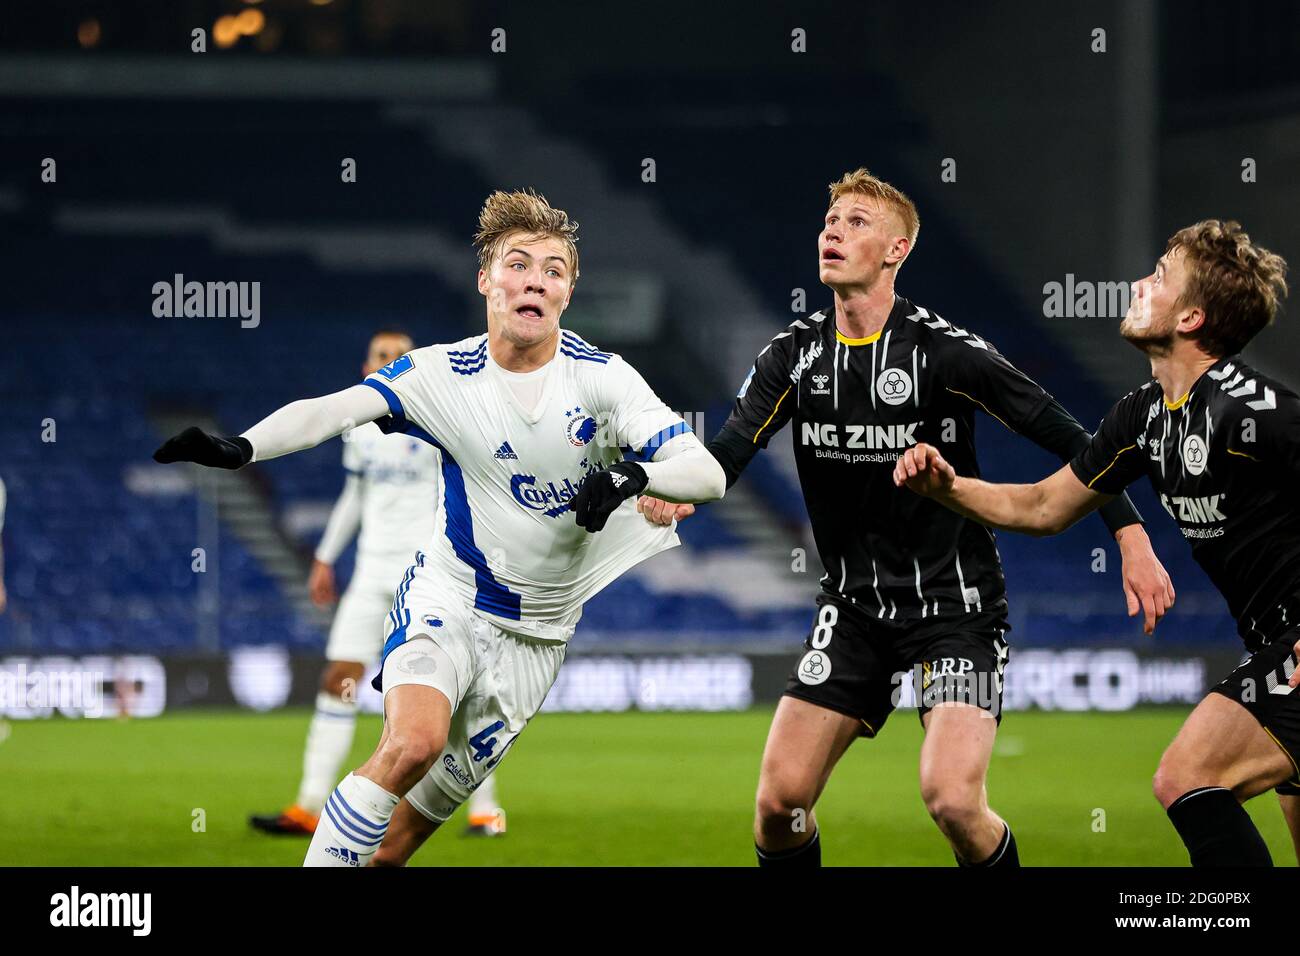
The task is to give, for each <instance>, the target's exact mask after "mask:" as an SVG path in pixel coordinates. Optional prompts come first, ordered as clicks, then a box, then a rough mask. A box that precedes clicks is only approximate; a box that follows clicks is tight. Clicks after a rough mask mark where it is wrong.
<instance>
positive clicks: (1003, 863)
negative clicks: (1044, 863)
mask: <svg viewBox="0 0 1300 956" xmlns="http://www.w3.org/2000/svg"><path fill="white" fill-rule="evenodd" d="M1002 826H1003V828H1004V830H1003V833H1002V839H1001V841H999V842H998V848H997V849H996V850H994V851H993V852H992V853H991V854H989V858H988V859H987V860H984V861H983V862H980V863H967V862H966V861H965V860H963V859H962V858H961V857H959V856H957V854H956V853H954V854H953V856H954V857H956V859H957V865H958V866H963V867H967V868H969V869H975V870H987V869H991V868H992V867H995V866H997V867H1016V866H1019V865H1020V851H1019V850H1017V849H1016V835H1015V834H1014V833H1012V832H1011V824H1009V823H1003V824H1002Z"/></svg>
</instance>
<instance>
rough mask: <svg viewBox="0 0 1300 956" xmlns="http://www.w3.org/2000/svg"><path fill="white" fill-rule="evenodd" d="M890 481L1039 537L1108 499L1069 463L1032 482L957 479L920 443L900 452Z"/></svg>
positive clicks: (995, 524)
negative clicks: (1081, 476)
mask: <svg viewBox="0 0 1300 956" xmlns="http://www.w3.org/2000/svg"><path fill="white" fill-rule="evenodd" d="M894 484H895V485H897V486H898V487H900V488H901V487H903V486H907V488H908V489H910V490H911V491H914V492H916V493H917V494H918V495H923V496H925V497H927V498H933V499H934V500H935V501H938V502H939V503H940V504H942V505H944V506H945V507H948V508H951V509H952V510H953V511H956V512H957V513H958V514H961V515H965V516H966V517H967V518H971V519H973V520H975V521H978V522H980V523H981V524H986V525H988V526H989V527H992V528H998V529H1000V530H1002V531H1019V532H1021V533H1022V534H1031V535H1035V536H1038V537H1043V536H1046V535H1052V534H1059V533H1060V532H1062V531H1064V530H1065V529H1066V528H1068V527H1070V525H1072V524H1074V523H1075V522H1076V521H1078V520H1079V519H1080V518H1082V517H1083V516H1084V515H1086V514H1088V513H1089V512H1090V511H1093V510H1095V509H1096V508H1099V507H1101V506H1102V505H1103V504H1105V503H1106V502H1107V501H1110V500H1111V499H1112V497H1113V496H1111V495H1105V494H1101V493H1100V492H1095V491H1091V490H1089V489H1088V488H1087V487H1085V486H1084V484H1083V482H1081V481H1080V480H1079V479H1078V478H1076V477H1075V475H1074V472H1073V471H1071V470H1070V467H1069V466H1068V465H1067V466H1065V467H1064V468H1061V469H1060V470H1059V471H1057V472H1055V473H1053V474H1051V475H1049V476H1048V477H1046V478H1044V479H1043V480H1042V481H1039V482H1037V483H1035V484H1032V485H1010V484H1005V485H1004V484H993V483H991V482H988V481H981V480H979V479H978V478H966V477H962V476H961V475H958V474H957V473H956V472H955V471H953V468H952V465H950V464H949V463H948V462H947V461H946V460H945V459H944V457H943V455H941V454H940V453H939V450H938V449H937V448H935V447H933V446H932V445H927V444H924V443H922V444H920V445H916V446H914V447H912V448H909V449H908V450H907V451H905V452H903V454H902V455H900V456H899V458H898V461H897V463H896V464H895V465H894Z"/></svg>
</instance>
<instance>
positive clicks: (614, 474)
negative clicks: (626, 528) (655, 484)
mask: <svg viewBox="0 0 1300 956" xmlns="http://www.w3.org/2000/svg"><path fill="white" fill-rule="evenodd" d="M649 483H650V479H649V477H648V476H647V475H646V473H645V469H644V468H642V467H641V466H640V465H638V464H637V463H636V462H634V461H620V462H615V463H614V464H612V465H610V466H609V468H607V469H606V470H604V471H597V472H593V473H592V474H590V475H588V476H587V477H586V480H584V481H583V483H582V487H581V488H579V489H578V493H577V495H575V496H574V498H573V514H574V516H575V517H576V518H577V519H578V525H579V527H582V528H586V529H587V530H588V531H599V530H600V529H601V528H603V527H605V522H606V521H608V520H609V516H610V515H612V514H613V513H614V509H615V508H617V507H618V506H619V505H621V504H622V503H623V502H625V501H627V499H629V498H634V497H636V496H637V495H639V494H641V492H643V491H645V486H646V485H647V484H649Z"/></svg>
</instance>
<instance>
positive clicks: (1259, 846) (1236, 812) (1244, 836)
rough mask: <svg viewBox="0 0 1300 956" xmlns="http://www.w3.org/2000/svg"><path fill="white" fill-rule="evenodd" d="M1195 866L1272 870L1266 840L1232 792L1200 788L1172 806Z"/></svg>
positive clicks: (1173, 819)
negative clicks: (1269, 867) (1247, 867)
mask: <svg viewBox="0 0 1300 956" xmlns="http://www.w3.org/2000/svg"><path fill="white" fill-rule="evenodd" d="M1167 812H1168V813H1169V820H1170V822H1171V823H1173V825H1174V829H1175V830H1177V831H1178V835H1179V836H1180V837H1182V838H1183V843H1185V844H1186V845H1187V853H1188V856H1190V857H1191V861H1192V866H1272V865H1273V858H1272V857H1271V856H1269V854H1268V847H1267V846H1266V845H1265V844H1264V838H1263V837H1261V836H1260V835H1259V830H1257V829H1255V823H1254V821H1252V820H1251V819H1250V814H1248V813H1247V812H1246V808H1245V807H1243V806H1242V805H1241V804H1240V803H1238V802H1237V798H1236V797H1234V796H1233V795H1232V791H1231V790H1227V789H1225V788H1223V787H1198V788H1197V789H1195V790H1189V791H1187V793H1185V794H1183V795H1182V796H1181V797H1179V798H1178V799H1177V800H1175V801H1174V802H1173V803H1171V804H1170V805H1169V810H1168V811H1167Z"/></svg>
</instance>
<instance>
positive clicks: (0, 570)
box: [0, 478, 9, 614]
mask: <svg viewBox="0 0 1300 956" xmlns="http://www.w3.org/2000/svg"><path fill="white" fill-rule="evenodd" d="M6 499H7V495H6V493H5V483H4V479H2V478H0V614H3V613H4V612H5V608H6V607H7V606H8V604H9V595H8V594H7V593H6V592H5V546H4V538H3V534H4V530H5V504H6Z"/></svg>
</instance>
